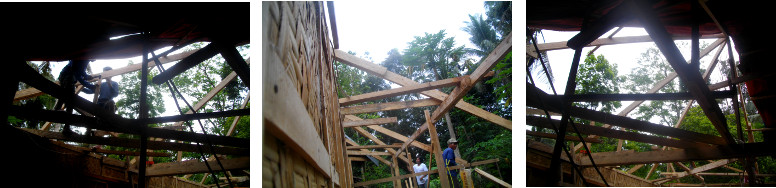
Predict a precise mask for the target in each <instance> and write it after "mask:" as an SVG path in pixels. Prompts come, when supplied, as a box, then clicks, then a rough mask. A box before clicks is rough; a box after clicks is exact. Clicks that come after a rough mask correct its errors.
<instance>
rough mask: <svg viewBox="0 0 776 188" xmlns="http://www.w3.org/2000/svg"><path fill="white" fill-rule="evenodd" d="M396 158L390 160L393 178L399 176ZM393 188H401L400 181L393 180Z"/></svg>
mask: <svg viewBox="0 0 776 188" xmlns="http://www.w3.org/2000/svg"><path fill="white" fill-rule="evenodd" d="M396 158H397V157H392V158H391V171H392V172H393V176H394V177H396V176H399V174H400V173H399V163H398V161H397V160H396ZM393 187H396V188H401V179H396V180H393Z"/></svg>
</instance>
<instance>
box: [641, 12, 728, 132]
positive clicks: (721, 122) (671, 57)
mask: <svg viewBox="0 0 776 188" xmlns="http://www.w3.org/2000/svg"><path fill="white" fill-rule="evenodd" d="M626 5H630V6H631V9H632V10H633V11H634V12H635V13H636V16H637V17H638V18H639V20H640V21H641V23H642V24H643V25H644V29H645V30H647V33H649V35H650V37H652V39H653V40H654V41H655V44H656V45H657V47H658V48H659V49H660V52H662V53H663V55H664V56H665V58H666V60H667V61H668V63H669V64H671V67H673V68H674V70H676V73H678V75H679V77H680V78H682V81H684V83H685V85H686V86H687V89H688V90H689V92H690V93H691V94H692V95H693V96H694V97H695V98H696V101H697V102H698V105H700V107H701V109H703V112H704V113H705V114H706V116H707V117H708V118H709V120H710V121H711V123H712V124H713V125H714V127H715V128H717V131H718V132H719V134H720V135H722V138H723V139H725V142H726V144H727V145H734V144H736V141H735V139H734V138H733V136H732V135H731V134H730V130H728V126H727V120H726V119H725V116H724V114H722V110H721V109H720V108H719V105H718V104H717V102H716V101H715V100H714V99H713V98H710V97H708V95H709V94H710V90H709V88H708V86H707V85H706V84H705V82H704V81H703V78H702V76H701V75H700V72H698V70H695V69H693V68H692V67H691V66H688V64H687V63H685V60H684V57H683V56H682V54H681V52H680V51H679V49H678V48H677V47H676V44H674V42H673V40H672V39H671V35H670V34H669V33H668V31H666V29H665V27H664V26H663V24H662V23H661V22H660V20H659V19H658V17H657V14H656V13H655V12H654V10H652V6H651V4H648V3H646V2H639V1H633V3H626Z"/></svg>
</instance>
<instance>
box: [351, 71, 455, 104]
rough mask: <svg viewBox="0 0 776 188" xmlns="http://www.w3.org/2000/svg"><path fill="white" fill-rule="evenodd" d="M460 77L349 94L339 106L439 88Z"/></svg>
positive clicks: (450, 83)
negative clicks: (353, 94)
mask: <svg viewBox="0 0 776 188" xmlns="http://www.w3.org/2000/svg"><path fill="white" fill-rule="evenodd" d="M461 79H463V78H461V77H455V78H448V79H444V80H438V81H433V82H426V83H420V84H416V85H409V86H404V87H400V88H395V89H389V90H382V91H375V92H371V93H364V94H360V95H355V96H349V97H345V98H340V99H339V103H340V105H341V106H347V105H351V104H357V103H361V102H367V101H374V100H379V99H384V98H388V97H395V96H400V95H405V94H411V93H417V92H421V91H426V90H432V89H439V88H443V87H451V86H457V85H458V84H459V83H460V82H461Z"/></svg>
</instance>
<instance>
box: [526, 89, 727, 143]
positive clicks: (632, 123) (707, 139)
mask: <svg viewBox="0 0 776 188" xmlns="http://www.w3.org/2000/svg"><path fill="white" fill-rule="evenodd" d="M526 89H527V91H528V93H537V94H538V97H539V98H542V99H537V98H536V97H537V95H526V97H527V100H526V105H528V106H531V107H535V108H539V107H541V106H540V104H537V101H538V100H541V101H542V102H543V104H544V107H545V108H547V110H548V111H555V112H560V110H559V109H560V101H557V100H555V101H553V100H551V99H549V98H547V96H549V95H547V94H546V93H544V92H543V91H541V90H538V89H536V88H533V87H530V86H529V87H528V88H526ZM569 112H570V113H571V116H574V117H578V118H582V119H588V120H592V121H596V122H601V123H605V124H609V125H615V126H620V127H624V128H629V129H634V130H639V131H644V132H649V133H654V134H658V135H665V136H671V137H673V138H679V139H682V140H687V141H694V142H703V143H709V144H716V145H722V144H725V141H724V140H722V139H721V138H720V137H716V136H711V135H707V134H701V133H696V132H692V131H686V130H682V129H677V128H673V127H668V126H663V125H659V124H655V123H652V122H648V121H640V120H636V119H631V118H628V117H623V116H618V115H613V114H608V113H604V112H598V111H594V110H588V109H585V108H580V107H573V106H572V107H571V110H570V111H569Z"/></svg>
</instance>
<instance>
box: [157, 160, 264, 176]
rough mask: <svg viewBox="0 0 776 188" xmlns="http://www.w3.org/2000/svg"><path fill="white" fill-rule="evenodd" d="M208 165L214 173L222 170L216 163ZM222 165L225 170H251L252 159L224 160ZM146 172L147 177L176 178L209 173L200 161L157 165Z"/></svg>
mask: <svg viewBox="0 0 776 188" xmlns="http://www.w3.org/2000/svg"><path fill="white" fill-rule="evenodd" d="M207 163H208V164H210V167H211V168H212V169H213V171H221V170H222V169H221V166H220V165H219V164H217V163H216V161H208V162H207ZM221 164H222V165H223V167H224V169H225V170H240V169H248V168H250V158H249V157H242V158H234V159H222V160H221ZM146 170H147V173H146V176H147V177H157V176H174V175H183V174H195V173H203V172H209V170H208V168H207V167H206V166H205V162H200V161H198V160H190V161H183V162H170V163H157V164H154V165H152V166H150V167H148V169H146Z"/></svg>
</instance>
